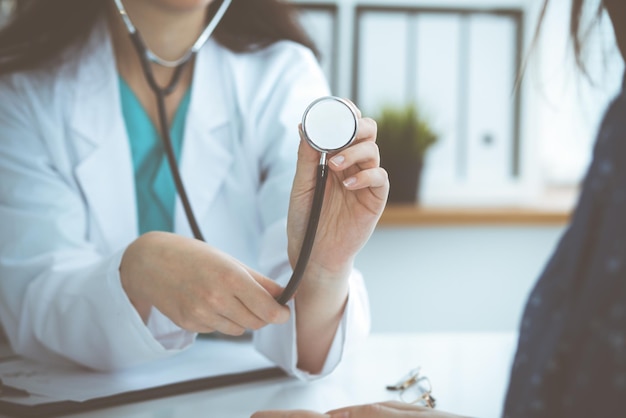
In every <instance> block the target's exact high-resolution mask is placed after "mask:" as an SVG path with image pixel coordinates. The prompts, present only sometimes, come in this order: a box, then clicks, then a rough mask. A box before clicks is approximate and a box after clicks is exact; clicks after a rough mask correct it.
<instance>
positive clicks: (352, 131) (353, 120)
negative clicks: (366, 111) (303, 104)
mask: <svg viewBox="0 0 626 418" xmlns="http://www.w3.org/2000/svg"><path fill="white" fill-rule="evenodd" d="M358 120H359V118H358V115H357V112H356V110H355V108H354V106H353V105H352V103H350V102H348V101H347V100H344V99H341V98H339V97H335V96H326V97H321V98H319V99H317V100H315V101H314V102H312V103H311V104H310V105H309V106H308V107H307V108H306V110H305V111H304V115H303V116H302V132H303V133H304V136H305V138H306V140H307V142H308V143H309V144H310V145H311V146H312V147H313V148H315V149H316V150H318V151H319V152H321V153H331V152H336V151H339V150H341V149H343V148H345V147H347V146H349V145H350V144H351V143H352V141H354V138H356V133H357V129H358Z"/></svg>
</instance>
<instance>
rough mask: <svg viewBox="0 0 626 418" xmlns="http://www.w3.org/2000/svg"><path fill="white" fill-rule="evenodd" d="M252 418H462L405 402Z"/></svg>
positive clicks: (263, 413)
mask: <svg viewBox="0 0 626 418" xmlns="http://www.w3.org/2000/svg"><path fill="white" fill-rule="evenodd" d="M251 418H462V417H461V416H459V415H453V414H449V413H446V412H442V411H437V410H435V409H432V408H426V407H424V406H418V405H411V404H407V403H403V402H396V401H390V402H380V403H372V404H366V405H355V406H348V407H345V408H340V409H334V410H332V411H328V412H326V413H325V414H320V413H317V412H312V411H295V410H294V411H259V412H257V413H255V414H252V416H251Z"/></svg>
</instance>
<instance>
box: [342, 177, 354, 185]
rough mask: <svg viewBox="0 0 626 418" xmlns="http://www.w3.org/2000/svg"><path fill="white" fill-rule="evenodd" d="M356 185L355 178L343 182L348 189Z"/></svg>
mask: <svg viewBox="0 0 626 418" xmlns="http://www.w3.org/2000/svg"><path fill="white" fill-rule="evenodd" d="M355 184H356V178H355V177H350V178H347V179H345V180H344V181H343V185H344V186H346V187H352V186H354V185H355Z"/></svg>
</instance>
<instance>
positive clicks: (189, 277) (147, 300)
mask: <svg viewBox="0 0 626 418" xmlns="http://www.w3.org/2000/svg"><path fill="white" fill-rule="evenodd" d="M120 277H121V281H122V286H123V288H124V290H125V291H126V294H127V295H128V297H129V299H130V301H131V302H132V304H133V305H134V306H135V309H137V312H139V314H140V315H141V317H142V319H143V320H144V322H147V320H148V317H149V315H150V310H151V308H152V307H153V306H154V307H156V308H157V309H158V310H159V311H161V313H163V314H164V315H166V316H167V317H168V318H170V319H171V320H172V321H173V322H174V323H175V324H177V325H178V326H180V327H181V328H183V329H186V330H188V331H193V332H204V333H209V332H213V331H219V332H221V333H224V334H228V335H241V334H242V333H243V332H244V331H245V330H246V329H259V328H261V327H263V326H265V325H267V324H270V323H283V322H286V321H287V320H288V318H289V309H288V308H286V307H284V306H281V305H279V304H278V303H277V302H276V301H275V299H274V298H275V297H276V296H278V295H279V294H280V293H281V292H282V288H281V287H280V286H279V285H277V284H276V283H275V282H274V281H273V280H271V279H269V278H267V277H264V276H263V275H261V274H260V273H258V272H256V271H254V270H252V269H250V268H248V267H246V266H245V265H243V264H242V263H240V262H239V261H237V260H235V259H234V258H232V257H230V256H229V255H227V254H224V253H222V252H220V251H218V250H217V249H215V248H213V247H211V246H209V245H207V244H206V243H203V242H201V241H198V240H195V239H191V238H186V237H182V236H178V235H175V234H170V233H166V232H150V233H147V234H144V235H142V236H141V237H139V238H138V239H137V240H135V241H134V242H133V243H132V244H131V245H129V246H128V248H127V249H126V251H125V252H124V255H123V257H122V262H121V264H120Z"/></svg>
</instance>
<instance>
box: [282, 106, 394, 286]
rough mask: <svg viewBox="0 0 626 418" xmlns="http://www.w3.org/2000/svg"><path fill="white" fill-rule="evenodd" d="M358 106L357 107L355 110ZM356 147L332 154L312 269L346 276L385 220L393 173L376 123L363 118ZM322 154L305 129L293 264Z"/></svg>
mask: <svg viewBox="0 0 626 418" xmlns="http://www.w3.org/2000/svg"><path fill="white" fill-rule="evenodd" d="M355 108H356V107H355ZM357 114H358V117H359V120H358V130H357V134H356V138H355V140H354V142H353V143H352V145H351V146H349V147H348V148H346V149H343V150H341V151H340V152H338V153H336V154H334V155H329V160H328V166H329V168H330V172H329V175H328V180H327V185H326V193H325V196H324V203H323V206H322V212H321V215H320V221H319V226H318V230H317V235H316V239H315V245H314V247H313V251H312V253H311V257H310V259H309V269H311V268H313V269H315V270H314V271H323V272H326V273H329V274H331V275H342V274H345V273H346V272H347V271H349V269H351V267H352V263H353V261H354V257H355V256H356V254H357V253H358V252H359V250H360V249H361V248H362V247H363V246H364V245H365V243H366V242H367V240H368V239H369V237H370V235H371V234H372V232H373V230H374V228H375V226H376V223H377V222H378V219H379V218H380V216H381V214H382V212H383V209H384V208H385V204H386V202H387V195H388V193H389V180H388V177H387V172H386V171H385V170H384V169H383V168H382V167H380V155H379V152H378V146H377V145H376V131H377V128H376V122H375V121H374V120H373V119H370V118H362V117H361V112H360V111H358V109H357ZM319 161H320V153H319V152H318V151H316V150H315V149H313V148H312V147H311V146H310V145H309V144H308V142H307V141H306V140H305V139H304V134H303V133H302V128H301V127H300V147H299V149H298V165H297V170H296V175H295V178H294V183H293V188H292V191H291V200H290V204H289V217H288V223H287V234H288V237H289V260H290V262H291V264H292V266H294V265H295V262H296V260H297V258H298V255H299V253H300V249H301V246H302V240H303V238H304V234H305V230H306V226H307V222H308V214H309V212H310V210H311V203H312V200H313V194H314V190H315V183H316V179H317V178H316V175H317V174H316V173H317V167H318V165H319Z"/></svg>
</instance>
